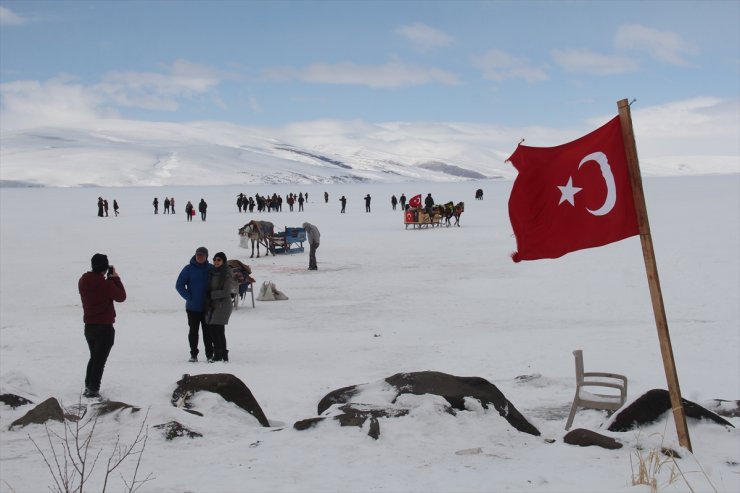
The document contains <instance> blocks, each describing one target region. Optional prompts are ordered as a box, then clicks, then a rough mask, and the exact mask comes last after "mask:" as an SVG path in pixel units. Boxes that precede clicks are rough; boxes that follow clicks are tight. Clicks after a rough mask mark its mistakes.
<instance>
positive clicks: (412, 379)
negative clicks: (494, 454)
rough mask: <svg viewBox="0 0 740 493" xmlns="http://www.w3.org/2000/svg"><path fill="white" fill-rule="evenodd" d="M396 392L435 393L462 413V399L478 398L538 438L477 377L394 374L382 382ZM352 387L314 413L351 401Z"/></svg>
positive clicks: (334, 393)
mask: <svg viewBox="0 0 740 493" xmlns="http://www.w3.org/2000/svg"><path fill="white" fill-rule="evenodd" d="M385 381H386V382H387V383H388V384H390V385H392V386H393V387H395V388H396V389H397V394H396V399H397V398H398V396H399V395H401V394H415V395H424V394H435V395H439V396H441V397H444V399H445V400H446V401H447V402H448V403H449V404H450V406H452V408H454V409H459V410H465V398H466V397H469V398H473V399H478V400H479V401H480V402H481V404H482V405H483V407H485V408H486V409H487V408H488V406H489V405H493V407H494V408H495V409H496V410H497V411H498V412H499V414H500V415H501V416H502V417H503V418H504V419H506V420H507V421H508V422H509V423H510V424H511V425H512V426H513V427H514V428H516V429H517V430H519V431H522V432H524V433H529V434H531V435H535V436H540V431H539V430H538V429H537V428H535V427H534V425H532V424H531V423H530V422H529V421H527V419H526V418H525V417H524V416H523V415H522V414H521V413H520V412H519V411H518V410H517V409H516V407H514V405H513V404H512V403H511V402H510V401H509V400H508V399H506V397H505V396H504V395H503V394H502V393H501V391H500V390H498V388H497V387H496V386H495V385H493V384H492V383H491V382H489V381H488V380H485V379H483V378H480V377H457V376H454V375H448V374H446V373H441V372H435V371H422V372H413V373H397V374H395V375H393V376H391V377H388V378H386V379H385ZM360 387H361V386H359V385H353V386H350V387H343V388H341V389H338V390H334V391H332V392H330V393H329V394H327V395H326V396H324V398H323V399H321V401H320V402H319V406H318V411H319V414H322V413H323V412H324V411H326V410H327V409H328V408H329V407H330V406H332V405H333V404H341V403H348V402H351V400H352V398H353V397H354V396H355V395H357V393H358V392H359V391H360V390H361V388H360Z"/></svg>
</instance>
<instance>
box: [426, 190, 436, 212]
mask: <svg viewBox="0 0 740 493" xmlns="http://www.w3.org/2000/svg"><path fill="white" fill-rule="evenodd" d="M424 207H426V208H427V209H431V208H432V207H434V199H433V198H432V194H431V193H428V194H427V196H426V198H425V199H424Z"/></svg>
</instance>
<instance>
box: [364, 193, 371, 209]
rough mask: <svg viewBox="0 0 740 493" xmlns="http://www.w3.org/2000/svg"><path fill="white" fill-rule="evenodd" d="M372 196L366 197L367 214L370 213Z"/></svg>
mask: <svg viewBox="0 0 740 493" xmlns="http://www.w3.org/2000/svg"><path fill="white" fill-rule="evenodd" d="M370 200H371V199H370V194H367V195H365V212H370Z"/></svg>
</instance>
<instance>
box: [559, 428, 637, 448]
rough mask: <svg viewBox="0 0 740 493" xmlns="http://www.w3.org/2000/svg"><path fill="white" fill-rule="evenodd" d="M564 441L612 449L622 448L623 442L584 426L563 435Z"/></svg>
mask: <svg viewBox="0 0 740 493" xmlns="http://www.w3.org/2000/svg"><path fill="white" fill-rule="evenodd" d="M563 441H564V442H565V443H567V444H570V445H579V446H581V447H591V446H593V445H596V446H597V447H602V448H605V449H610V450H614V449H618V448H622V444H621V443H619V442H618V441H616V440H615V439H613V438H612V437H608V436H605V435H602V434H600V433H596V432H595V431H591V430H586V429H584V428H576V429H575V430H572V431H570V432H569V433H568V434H567V435H565V436H564V437H563Z"/></svg>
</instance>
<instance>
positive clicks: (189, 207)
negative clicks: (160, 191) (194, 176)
mask: <svg viewBox="0 0 740 493" xmlns="http://www.w3.org/2000/svg"><path fill="white" fill-rule="evenodd" d="M193 212H194V210H193V203H192V202H190V201H189V200H188V203H187V204H185V219H187V220H188V221H192V220H193V216H194V214H193Z"/></svg>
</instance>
